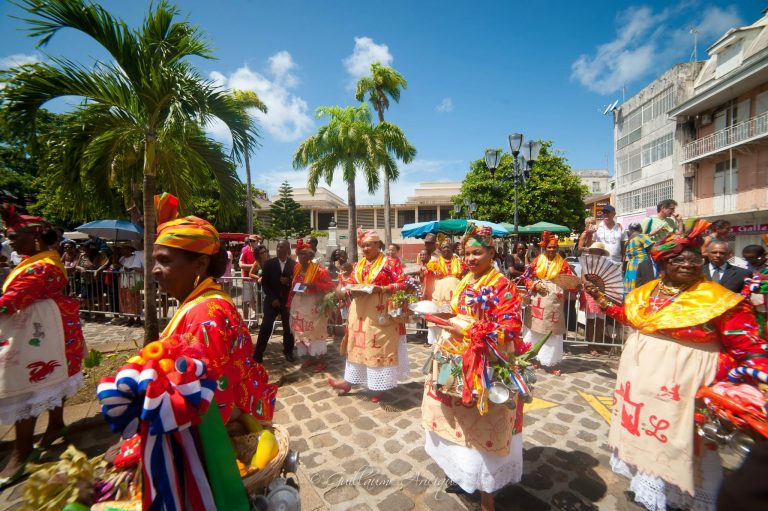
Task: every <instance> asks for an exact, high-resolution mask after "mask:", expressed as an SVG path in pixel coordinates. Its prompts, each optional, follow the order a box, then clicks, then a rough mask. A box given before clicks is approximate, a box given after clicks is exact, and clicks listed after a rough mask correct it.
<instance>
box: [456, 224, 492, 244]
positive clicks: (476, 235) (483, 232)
mask: <svg viewBox="0 0 768 511" xmlns="http://www.w3.org/2000/svg"><path fill="white" fill-rule="evenodd" d="M492 235H493V230H492V229H491V228H490V227H488V226H479V225H477V224H474V223H472V222H467V230H466V231H465V232H464V238H462V240H461V242H462V243H463V244H464V245H469V246H470V247H485V248H488V247H492V246H493V237H492Z"/></svg>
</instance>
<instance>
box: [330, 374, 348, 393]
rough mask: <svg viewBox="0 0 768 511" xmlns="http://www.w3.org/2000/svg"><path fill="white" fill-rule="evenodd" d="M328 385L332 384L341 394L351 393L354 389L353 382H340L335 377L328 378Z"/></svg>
mask: <svg viewBox="0 0 768 511" xmlns="http://www.w3.org/2000/svg"><path fill="white" fill-rule="evenodd" d="M328 385H330V386H331V388H333V389H334V390H336V391H338V392H339V395H340V396H343V395H345V394H349V393H350V391H351V390H352V384H351V383H349V382H347V381H343V380H342V381H341V382H338V381H336V380H334V379H333V378H328Z"/></svg>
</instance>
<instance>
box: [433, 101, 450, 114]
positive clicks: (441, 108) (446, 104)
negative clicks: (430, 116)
mask: <svg viewBox="0 0 768 511" xmlns="http://www.w3.org/2000/svg"><path fill="white" fill-rule="evenodd" d="M435 110H437V111H438V112H443V113H445V112H453V100H452V99H451V98H445V99H443V100H442V101H441V102H440V104H439V105H437V107H436V108H435Z"/></svg>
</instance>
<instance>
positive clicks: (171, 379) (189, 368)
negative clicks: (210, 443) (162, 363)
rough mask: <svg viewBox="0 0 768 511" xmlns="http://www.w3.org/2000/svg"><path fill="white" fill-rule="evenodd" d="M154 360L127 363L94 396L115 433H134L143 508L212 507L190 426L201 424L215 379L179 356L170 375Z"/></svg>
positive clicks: (202, 367) (196, 362) (197, 363)
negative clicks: (137, 437) (138, 439)
mask: <svg viewBox="0 0 768 511" xmlns="http://www.w3.org/2000/svg"><path fill="white" fill-rule="evenodd" d="M158 369H159V364H158V362H157V361H154V360H150V361H149V362H147V363H146V364H145V365H144V366H143V367H142V366H140V365H139V364H127V365H125V366H123V367H122V368H120V370H119V371H118V373H117V376H115V377H109V378H103V379H102V380H101V381H100V382H99V386H98V389H97V394H98V397H99V401H101V404H102V413H103V415H104V418H105V419H106V421H107V423H108V424H109V426H110V428H111V429H112V431H113V432H120V433H122V435H123V438H129V437H130V436H132V435H133V434H134V433H136V431H137V430H138V431H139V433H140V435H141V450H142V460H143V461H144V477H145V486H144V501H143V507H144V509H164V510H167V511H176V510H181V509H189V510H194V511H198V510H199V511H204V510H206V509H215V508H216V504H215V502H214V498H213V494H212V492H211V487H210V485H209V482H208V478H207V476H206V470H205V466H204V463H203V455H202V452H201V449H200V442H199V438H198V437H197V433H196V431H195V430H194V429H192V428H191V426H196V425H198V424H200V422H201V420H202V419H201V416H202V415H204V414H205V413H206V411H207V410H208V407H209V406H210V404H211V402H212V401H213V396H214V391H215V390H216V380H215V379H214V378H212V377H211V376H212V375H209V374H207V371H206V366H205V363H203V362H202V361H200V360H197V359H194V358H190V357H185V356H182V357H179V358H178V359H177V360H176V363H175V365H174V370H173V371H171V372H170V373H169V374H167V375H166V374H163V372H162V371H159V370H158Z"/></svg>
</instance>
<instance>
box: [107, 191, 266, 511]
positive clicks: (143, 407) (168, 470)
mask: <svg viewBox="0 0 768 511" xmlns="http://www.w3.org/2000/svg"><path fill="white" fill-rule="evenodd" d="M178 206H179V203H178V200H177V199H176V197H174V196H172V195H169V194H163V195H162V196H156V197H155V207H156V209H157V221H158V224H159V225H158V227H157V239H156V240H155V247H154V250H153V255H154V257H155V266H154V267H153V269H152V274H153V275H154V277H155V278H156V279H157V281H158V283H159V284H160V288H161V289H162V290H163V291H165V292H166V293H168V294H169V295H170V296H172V297H173V298H175V299H177V300H178V301H179V303H180V304H181V305H180V306H179V308H178V310H177V311H176V313H175V314H174V315H173V317H172V318H171V320H170V322H169V323H168V326H166V328H165V330H163V332H162V333H161V334H160V339H159V340H158V341H155V342H153V343H150V344H148V345H147V346H145V347H144V349H143V350H142V351H141V355H140V357H135V358H133V359H130V360H129V361H128V362H129V363H128V365H126V366H123V367H122V368H121V369H120V370H119V371H118V373H117V375H116V377H114V378H106V379H103V380H102V381H101V382H100V384H99V389H98V395H99V400H100V401H101V403H102V412H103V415H104V417H105V419H106V420H107V421H108V422H109V423H110V426H111V427H112V429H113V431H121V432H122V434H123V437H124V438H129V437H130V436H131V435H132V434H133V433H134V432H138V433H139V435H140V437H141V444H140V445H141V459H142V461H143V463H144V465H143V471H142V474H143V479H144V480H143V508H144V509H167V510H177V509H185V510H193V511H203V510H205V511H208V510H216V509H218V510H219V511H224V510H227V511H230V510H237V511H240V510H242V511H247V510H248V509H249V508H248V500H247V496H246V494H245V489H244V487H243V482H242V480H241V479H240V474H239V472H238V468H237V465H236V461H235V457H234V454H233V452H232V449H231V446H230V443H229V442H230V441H229V437H228V436H227V433H226V430H225V428H224V424H223V423H226V422H227V421H228V420H229V419H230V417H234V416H237V415H239V413H240V412H243V413H247V414H249V415H252V416H254V417H255V418H257V419H266V420H269V419H271V413H272V410H273V406H274V398H275V394H276V393H277V388H276V387H275V386H274V385H269V384H268V383H267V375H266V371H265V370H264V368H263V366H262V365H261V364H258V363H257V362H254V361H253V358H252V353H253V343H252V341H251V336H250V334H249V333H248V327H247V326H246V324H245V322H244V321H243V319H242V317H241V316H240V314H239V312H238V311H237V308H236V307H235V305H234V303H233V302H232V299H231V298H230V296H229V295H228V294H227V293H226V292H224V291H223V290H222V288H221V286H220V285H219V284H217V283H216V282H215V280H214V279H216V278H218V277H220V276H221V275H222V274H223V273H224V271H225V269H226V265H227V255H226V252H225V250H224V248H223V247H222V245H221V242H220V240H219V233H218V231H216V229H215V228H214V227H213V226H212V225H211V224H210V223H208V222H207V221H205V220H203V219H201V218H197V217H194V216H188V217H184V218H178V212H177V211H178ZM209 405H210V406H209ZM139 414H140V415H139Z"/></svg>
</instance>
